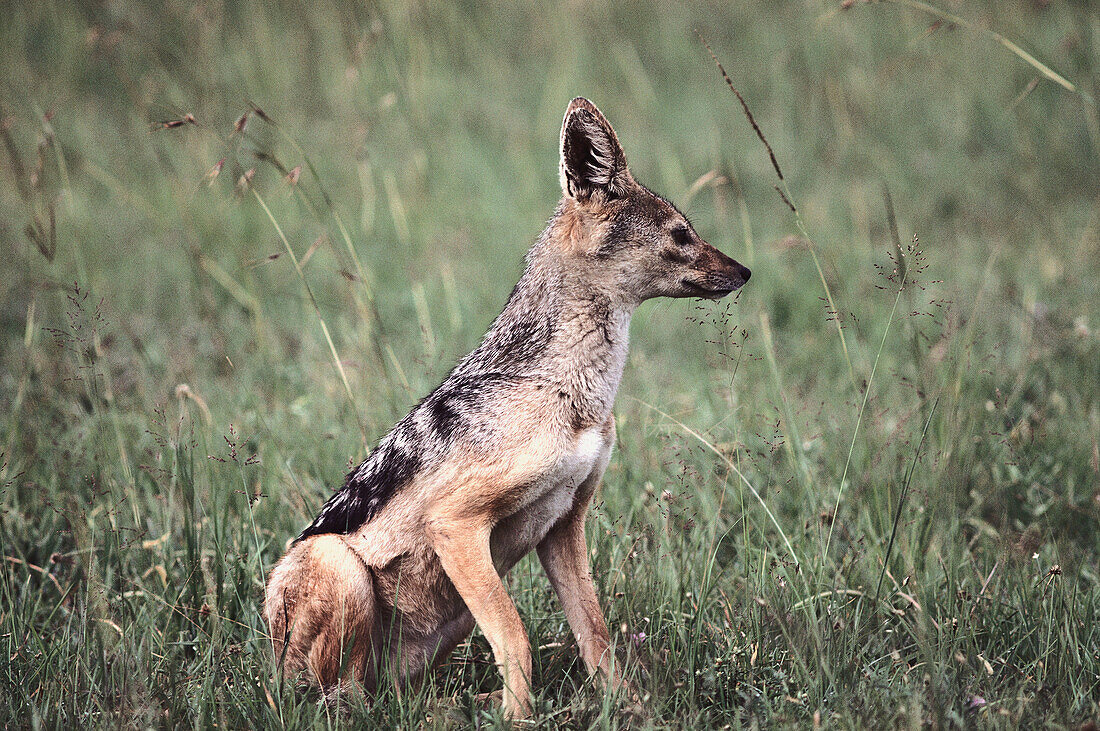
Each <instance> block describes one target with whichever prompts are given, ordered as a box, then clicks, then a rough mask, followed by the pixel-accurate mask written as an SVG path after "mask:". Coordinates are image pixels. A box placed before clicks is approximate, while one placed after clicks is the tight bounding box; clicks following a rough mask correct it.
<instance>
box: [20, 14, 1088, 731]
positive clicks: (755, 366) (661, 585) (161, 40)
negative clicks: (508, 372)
mask: <svg viewBox="0 0 1100 731" xmlns="http://www.w3.org/2000/svg"><path fill="white" fill-rule="evenodd" d="M937 2H938V6H939V7H940V8H941V9H943V10H945V11H949V12H954V13H957V14H958V15H960V16H962V17H963V19H964V20H965V21H966V22H967V23H970V24H972V25H973V27H967V26H966V25H961V24H959V23H950V22H937V17H936V16H934V15H931V14H929V13H927V12H925V11H924V10H921V9H919V8H916V7H914V3H907V2H895V3H875V4H865V3H855V4H854V5H853V6H852V7H851V8H850V9H848V10H843V9H842V8H841V3H839V2H791V3H772V2H763V1H757V2H738V3H726V4H725V6H724V7H720V6H718V5H710V4H708V5H700V6H698V7H689V6H678V5H677V6H675V7H673V6H672V5H673V4H667V5H668V7H661V8H644V7H640V6H636V5H634V4H623V5H620V6H607V5H604V4H591V5H589V4H580V3H565V4H560V5H557V6H555V7H549V6H547V5H546V4H545V3H531V4H530V5H520V6H517V5H514V4H512V3H510V2H504V1H503V0H497V2H489V3H480V4H476V5H471V6H470V7H468V8H466V9H458V8H454V7H450V6H449V4H443V3H439V4H436V3H424V4H422V6H419V7H401V6H393V7H391V6H383V7H377V6H374V5H358V4H349V5H348V6H343V5H339V6H337V5H333V4H331V3H329V2H326V1H325V0H321V1H320V2H314V3H309V4H308V9H303V8H301V7H299V6H298V5H297V4H290V3H287V4H285V5H283V6H278V5H275V4H272V3H266V2H255V1H253V2H243V3H225V4H223V3H219V2H212V3H203V4H197V5H196V4H193V3H190V2H175V1H171V0H170V1H169V2H168V3H165V4H161V3H151V2H150V3H138V2H134V3H117V4H103V5H89V6H80V7H74V6H73V4H69V3H51V2H45V3H38V4H35V5H34V6H33V7H32V6H30V5H26V6H24V5H20V6H19V7H14V6H9V7H8V8H7V9H6V10H5V12H4V15H5V20H4V22H3V23H0V41H2V47H3V48H4V53H3V57H2V59H0V105H2V106H0V115H2V125H0V127H2V134H0V137H2V142H3V143H4V147H5V150H4V151H3V153H0V161H2V162H0V168H2V169H0V211H2V215H0V246H2V253H3V257H4V259H5V263H4V266H3V271H4V275H3V277H0V363H2V368H0V452H2V456H0V465H2V466H0V507H2V514H0V561H2V568H0V575H2V577H3V579H2V583H0V688H2V690H0V724H2V725H4V726H30V725H39V724H41V725H45V726H51V727H66V728H71V727H73V726H76V725H80V726H127V727H129V726H135V727H136V726H153V725H155V726H201V727H210V726H213V725H214V724H217V725H218V726H219V727H221V726H228V727H233V728H242V727H272V726H292V727H301V726H307V725H317V726H328V725H348V724H351V723H354V722H359V721H363V720H367V721H370V722H373V723H377V724H384V725H401V726H403V727H421V726H423V725H431V726H439V727H451V726H462V725H465V724H467V723H469V722H470V721H471V720H474V719H477V720H479V721H482V722H485V723H488V724H493V723H498V722H499V718H498V717H497V716H496V715H494V714H495V711H482V710H479V709H478V707H477V705H476V703H475V702H474V700H473V698H474V696H475V695H476V694H477V693H480V692H485V691H490V690H493V689H495V688H497V687H499V680H498V678H497V675H496V673H495V670H494V668H493V667H492V664H491V660H490V656H489V653H488V648H487V644H486V643H485V641H484V639H483V638H482V637H481V636H480V635H479V634H475V636H474V637H473V638H472V639H471V641H470V642H469V643H468V644H467V645H464V646H463V647H462V648H460V650H459V652H457V653H456V655H455V656H454V657H453V658H452V659H451V661H450V662H449V663H448V664H447V665H446V666H444V668H443V669H442V670H441V671H440V672H439V673H437V674H436V675H435V677H434V678H433V679H432V682H431V684H430V685H429V686H428V687H426V688H425V689H424V691H423V692H420V693H413V694H407V695H406V696H405V697H403V698H401V699H400V700H398V699H397V698H395V697H394V696H393V695H392V694H388V693H384V694H383V695H381V696H380V697H379V698H377V699H375V701H374V702H373V703H371V704H369V706H367V707H360V708H357V709H355V710H353V711H352V713H351V714H350V716H329V715H326V712H325V710H324V709H323V708H321V707H318V706H317V705H316V704H315V703H313V702H312V701H311V700H309V699H308V698H305V697H302V696H300V695H297V694H296V693H295V692H293V689H291V688H288V687H285V686H283V685H281V684H280V683H278V682H276V681H275V680H273V678H272V669H273V661H272V658H271V656H270V652H269V649H268V646H267V643H266V641H265V639H264V635H263V632H264V628H263V625H262V622H261V619H260V616H259V612H258V610H259V602H260V597H261V588H262V585H263V581H264V574H265V571H266V570H267V569H268V568H269V567H270V566H271V564H272V562H273V561H274V560H275V559H276V558H277V557H278V556H279V555H280V553H281V551H282V549H283V547H284V545H285V542H286V541H287V540H288V539H289V538H290V537H292V536H293V535H294V534H295V533H296V532H297V531H298V530H299V529H300V528H301V527H302V526H303V525H304V524H305V523H306V522H307V521H308V520H309V519H310V517H311V516H312V515H313V511H315V510H316V509H317V508H318V506H319V505H320V504H321V502H322V501H323V500H324V498H325V497H326V495H327V494H329V493H330V491H331V490H333V489H334V488H335V487H336V486H337V485H338V484H339V483H340V481H341V478H342V475H343V474H344V472H345V470H346V469H347V467H348V466H349V465H350V464H352V463H354V462H356V461H358V460H359V459H361V458H362V456H363V455H364V453H365V449H366V447H365V444H366V443H368V442H371V441H373V440H374V439H376V438H377V437H378V436H380V435H381V434H382V433H384V432H385V430H386V429H387V428H388V427H389V425H390V424H392V423H393V421H394V420H395V419H397V418H399V417H400V416H401V415H402V414H403V413H404V412H405V410H406V409H407V408H408V407H409V406H410V405H411V404H412V403H414V402H415V400H416V399H417V398H418V397H420V396H421V395H423V394H424V393H426V392H427V391H428V390H429V389H430V388H431V387H432V386H434V385H435V384H436V383H438V382H439V380H440V379H441V378H442V377H443V375H444V374H445V372H446V370H447V369H448V368H449V366H450V364H451V363H452V362H453V361H454V360H455V359H456V358H457V357H459V356H461V355H462V354H464V353H465V352H466V351H467V350H468V349H469V348H471V347H472V346H473V345H474V344H475V343H476V341H477V339H478V338H479V336H480V335H481V333H482V332H483V331H484V328H485V327H486V325H487V324H488V322H489V321H490V320H491V319H492V317H493V316H494V315H495V314H496V312H497V311H498V310H499V308H500V306H501V305H502V303H503V301H504V299H505V298H506V296H507V293H508V291H509V289H510V288H511V286H512V284H513V283H514V281H515V279H516V278H517V276H518V274H519V271H520V268H521V255H522V253H523V252H524V250H525V249H526V246H527V245H528V244H529V242H531V241H532V240H533V238H534V237H535V236H536V235H537V234H538V232H539V231H540V229H541V227H542V224H543V222H544V221H545V219H546V218H547V217H548V216H549V214H550V212H551V210H552V207H553V205H554V203H555V201H556V200H557V197H558V194H559V193H558V187H557V168H556V166H557V150H556V146H557V135H558V127H559V124H560V118H561V113H562V110H563V109H564V107H565V104H566V102H567V101H568V100H569V99H570V98H571V97H572V96H574V95H577V94H583V95H586V96H588V97H590V98H591V99H593V100H594V101H595V102H596V103H597V104H598V105H600V106H601V108H602V109H603V110H604V111H605V112H606V113H607V115H608V116H609V117H610V119H611V120H612V122H613V123H614V124H615V125H616V128H617V129H618V131H619V133H620V136H621V138H622V140H623V142H624V145H625V147H626V150H627V154H628V156H629V157H630V160H631V163H632V167H633V169H634V171H635V174H636V176H637V177H638V178H639V179H640V180H642V181H643V182H646V183H647V184H648V185H650V186H651V187H653V188H654V189H656V190H658V191H661V192H662V193H664V194H666V195H668V196H669V197H670V198H672V199H673V200H674V201H676V202H678V203H679V204H681V207H682V208H684V209H685V210H686V211H687V212H688V213H689V215H691V216H692V217H693V220H694V221H695V223H696V226H697V228H698V229H699V231H700V233H702V234H703V236H704V237H705V238H707V239H708V240H709V241H710V242H711V243H714V244H716V245H718V246H720V247H721V248H723V249H724V250H726V251H727V252H729V253H731V254H733V255H735V256H736V257H737V258H738V259H740V260H741V261H743V262H745V263H746V264H748V265H749V266H751V267H752V269H753V272H754V276H753V278H752V282H751V283H750V284H749V285H748V286H747V287H746V288H745V289H744V290H743V291H742V293H741V295H740V297H739V299H738V301H737V302H735V303H728V302H723V303H718V304H705V305H704V304H699V303H693V302H684V301H681V302H660V303H653V304H649V305H646V306H645V307H643V308H642V309H641V310H640V311H639V313H638V315H637V317H636V318H635V321H634V327H633V333H632V337H633V341H634V342H633V348H632V353H631V359H630V362H629V364H628V366H627V371H626V375H625V378H624V382H623V385H622V389H621V392H620V397H619V403H618V406H617V409H616V414H617V419H618V425H619V443H618V446H617V451H616V454H615V456H614V457H613V460H612V464H611V467H610V469H609V470H608V473H607V477H606V480H605V484H604V487H603V490H602V493H601V494H600V495H599V497H598V504H597V506H596V508H595V509H594V511H593V513H592V515H591V517H590V520H589V530H590V533H589V541H590V544H591V548H592V558H593V563H594V566H595V570H596V574H597V576H598V579H597V583H598V587H599V590H600V592H601V598H602V603H603V606H604V608H605V612H606V614H607V617H608V620H609V624H610V626H611V627H612V632H613V634H614V636H615V638H616V641H617V643H618V645H619V650H620V657H621V659H622V660H624V661H625V662H626V663H627V669H628V672H629V674H631V675H632V676H633V677H634V678H635V679H636V682H637V684H638V686H639V687H640V688H642V689H643V692H644V693H645V694H646V696H647V701H646V702H645V704H644V706H645V714H644V715H643V716H641V717H628V716H627V715H626V714H624V712H623V711H622V709H621V706H620V704H618V703H617V702H616V701H615V700H614V699H609V698H606V697H605V696H603V695H602V694H600V693H598V692H596V691H594V690H591V689H590V688H589V686H588V684H587V682H586V680H585V677H584V672H583V668H582V667H581V666H580V665H579V661H578V659H577V657H576V652H575V648H574V647H573V646H572V638H571V637H570V635H569V632H568V628H567V627H566V625H565V621H564V618H563V616H562V614H561V612H560V610H559V608H558V606H557V604H556V602H555V600H554V599H553V597H552V595H551V593H550V590H549V587H548V584H547V582H546V580H545V578H544V577H543V576H542V575H541V572H540V570H539V568H538V565H537V562H532V561H530V560H526V561H524V562H523V563H521V564H520V565H519V566H518V567H517V569H516V570H515V571H514V572H513V574H512V577H511V591H512V593H513V595H514V597H515V599H516V601H517V603H518V605H519V609H520V613H521V614H522V615H523V616H524V618H525V621H526V623H527V627H528V630H529V632H530V635H531V640H532V643H533V645H534V647H536V648H537V651H536V653H535V670H534V673H535V678H534V680H535V686H536V688H537V692H538V697H537V701H536V705H537V709H538V715H537V717H536V722H537V723H538V724H540V725H542V726H544V727H547V728H551V727H558V726H560V725H570V726H573V727H588V726H590V725H598V726H601V727H602V726H607V727H613V726H619V725H626V724H631V725H634V726H638V727H645V726H650V725H652V726H657V727H669V728H694V727H723V726H726V725H730V726H733V727H739V726H756V725H763V726H775V727H782V726H800V727H805V726H808V725H811V724H814V725H817V724H818V723H820V724H821V725H823V726H829V727H836V728H846V727H878V728H881V727H887V726H899V727H900V726H918V725H928V724H930V725H933V726H938V727H945V726H950V727H955V726H969V725H975V726H1001V727H1010V726H1015V725H1027V726H1031V727H1035V726H1038V725H1041V724H1049V725H1051V726H1055V727H1057V726H1071V727H1072V726H1075V725H1077V724H1081V723H1086V722H1089V721H1095V720H1096V719H1097V715H1098V708H1100V706H1098V703H1100V622H1098V620H1100V588H1098V587H1097V581H1098V577H1100V537H1098V536H1100V533H1098V532H1097V530H1096V528H1097V519H1098V518H1100V465H1098V462H1100V454H1098V449H1100V448H1098V441H1100V335H1098V331H1097V328H1100V285H1098V281H1100V208H1098V200H1100V124H1098V121H1097V120H1098V108H1097V106H1096V103H1095V101H1093V99H1095V98H1096V97H1097V96H1098V92H1100V89H1098V88H1097V79H1098V78H1100V15H1098V14H1097V13H1096V12H1095V10H1094V9H1090V8H1089V3H1086V2H1076V3H1074V2H1068V1H1064V2H1051V3H1049V4H1048V3H1045V2H1039V1H1038V0H1032V1H1031V2H1024V1H1023V0H1014V1H1009V0H1000V1H998V2H970V3H965V4H964V3H961V2H952V1H950V0H937ZM694 29H698V30H699V31H700V32H701V33H702V34H703V35H704V36H705V37H706V38H707V39H708V41H709V42H710V44H711V46H712V47H713V48H714V50H715V52H716V53H717V54H718V55H719V57H720V58H721V59H722V60H723V62H724V65H725V66H726V68H727V69H728V71H729V73H730V76H731V77H732V80H733V82H734V83H735V84H736V85H737V86H738V88H739V89H740V91H741V92H742V93H743V94H744V96H745V98H746V100H747V101H748V103H749V105H750V106H751V108H752V109H753V111H754V113H755V115H756V118H757V120H758V122H759V123H760V125H761V127H762V129H763V130H764V132H765V134H766V135H767V137H768V140H769V142H770V143H771V145H772V147H773V148H774V150H775V154H776V157H777V159H778V162H779V164H780V166H781V167H782V170H783V172H784V175H785V183H784V184H782V185H783V190H784V193H785V194H786V195H787V196H788V197H789V199H790V200H791V202H793V204H794V205H795V206H797V208H798V215H796V214H795V213H793V212H792V210H791V209H790V208H789V207H788V206H787V205H786V204H785V203H784V201H783V200H782V199H781V197H780V196H779V195H778V194H777V192H776V190H775V188H774V186H775V185H776V184H777V183H778V182H779V181H778V180H777V178H776V174H775V171H774V170H773V169H772V166H771V165H770V163H769V161H768V157H767V154H766V151H765V149H764V148H763V146H762V145H761V144H760V142H759V140H757V139H756V137H755V135H754V134H753V132H752V129H751V127H750V126H749V125H748V123H747V122H746V120H745V118H744V117H743V116H742V113H741V110H740V106H739V105H738V103H737V100H736V99H735V97H734V96H733V95H732V94H730V92H729V90H728V89H727V88H726V86H725V85H724V83H723V82H722V79H721V77H720V76H719V75H718V73H717V70H716V69H715V67H714V65H713V63H712V61H711V59H710V58H709V56H708V55H707V53H706V50H705V49H704V48H703V47H702V45H701V44H700V43H699V41H698V39H697V38H696V37H695V35H694V34H693V30H694ZM988 30H993V31H996V32H999V33H1001V34H1003V37H1004V38H1007V39H1011V40H1012V41H1014V42H1016V43H1018V44H1019V47H1020V49H1021V50H1022V51H1024V52H1030V53H1032V54H1034V55H1035V57H1036V58H1037V59H1038V60H1039V61H1041V62H1042V63H1045V64H1048V65H1049V66H1050V67H1051V68H1052V69H1053V70H1054V71H1056V72H1057V74H1059V75H1061V76H1062V77H1063V78H1064V79H1065V80H1068V82H1069V83H1071V84H1072V85H1076V88H1075V90H1071V89H1067V88H1065V86H1064V85H1061V84H1059V83H1057V82H1056V81H1054V80H1051V79H1050V78H1049V77H1048V76H1044V75H1043V74H1042V73H1041V71H1040V70H1039V69H1038V67H1037V66H1036V65H1034V64H1030V63H1028V62H1026V60H1024V59H1022V58H1021V57H1020V56H1019V55H1017V54H1014V53H1013V51H1012V50H1011V49H1009V48H1007V47H1006V46H1005V45H1004V44H1001V43H999V42H998V39H997V38H995V37H992V36H990V35H989V34H988V32H987V31H988ZM1090 95H1091V96H1090ZM261 110H262V113H261ZM246 112H248V116H247V119H246V120H245V122H244V123H245V127H244V129H243V130H238V131H234V123H235V122H237V120H238V119H240V118H241V115H242V114H244V113H246ZM188 114H190V115H193V116H192V117H187V116H185V115H188ZM192 119H193V120H194V121H193V122H192V121H190V120H192ZM163 122H169V123H170V124H160V123H163ZM176 122H181V124H178V125H177V124H176ZM215 173H217V175H216V177H215V176H214V174H215ZM288 176H289V177H290V178H291V179H290V180H288ZM294 179H296V181H297V182H296V183H293V182H292V180H294ZM887 190H888V191H889V199H890V200H891V201H892V210H893V214H894V215H893V216H891V215H890V213H889V212H888V210H889V207H888V203H887V194H886V191H887ZM892 220H895V221H896V225H892V224H891V221H892ZM283 237H285V238H283ZM914 237H917V239H916V240H917V241H918V242H919V243H917V244H916V245H913V244H912V242H913V241H914ZM291 252H293V255H292V253H291ZM899 254H904V257H903V259H899ZM294 260H296V262H295V261H294ZM899 261H903V262H904V264H903V265H902V266H898V263H899ZM307 285H308V288H307ZM829 300H831V303H830V301H829ZM329 338H331V342H329ZM337 365H338V366H339V367H337ZM834 513H835V517H834Z"/></svg>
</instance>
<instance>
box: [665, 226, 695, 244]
mask: <svg viewBox="0 0 1100 731" xmlns="http://www.w3.org/2000/svg"><path fill="white" fill-rule="evenodd" d="M669 233H670V234H671V236H672V240H673V241H675V242H676V243H677V244H679V245H680V246H687V245H688V244H690V243H691V231H689V230H688V227H687V226H677V227H676V228H674V229H672V231H670V232H669Z"/></svg>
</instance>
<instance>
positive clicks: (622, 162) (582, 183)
mask: <svg viewBox="0 0 1100 731" xmlns="http://www.w3.org/2000/svg"><path fill="white" fill-rule="evenodd" d="M559 172H560V177H561V189H562V192H563V193H564V194H565V195H566V197H568V198H575V199H577V200H587V199H589V198H591V197H592V195H593V194H596V193H600V194H602V195H604V196H607V197H611V198H613V197H616V196H618V195H621V194H622V193H624V192H625V191H626V188H627V185H628V184H629V182H630V171H629V170H628V169H627V165H626V155H625V154H623V148H622V145H620V144H619V138H618V137H617V136H616V135H615V130H614V129H612V127H611V124H610V123H609V122H608V121H607V118H606V117H604V116H603V114H601V113H600V110H599V109H597V108H596V106H595V105H594V104H593V103H592V102H590V101H588V100H587V99H585V98H583V97H577V98H576V99H574V100H573V101H571V102H569V107H568V108H567V109H566V110H565V119H564V120H562V125H561V163H560V166H559Z"/></svg>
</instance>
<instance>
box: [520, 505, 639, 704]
mask: <svg viewBox="0 0 1100 731" xmlns="http://www.w3.org/2000/svg"><path fill="white" fill-rule="evenodd" d="M587 513H588V501H587V500H585V501H583V504H582V503H580V502H578V504H577V505H575V506H574V508H573V510H572V511H571V512H570V513H569V514H568V515H567V516H566V517H565V518H563V519H562V521H561V522H560V523H558V524H557V525H556V526H554V528H553V529H551V531H550V532H549V533H548V534H547V535H546V538H544V539H543V540H542V542H541V543H539V546H538V554H539V560H540V561H542V566H543V568H544V569H545V570H546V575H547V576H548V577H550V583H551V584H552V585H553V587H554V592H555V593H556V594H557V595H558V600H559V601H560V602H561V605H562V609H563V610H564V611H565V618H566V619H567V620H568V621H569V627H570V628H571V629H572V630H573V635H574V636H575V637H576V638H577V644H578V646H579V648H580V653H581V659H582V660H584V664H585V667H587V668H588V672H589V673H591V674H595V673H597V672H599V673H600V674H601V675H602V676H603V678H604V679H605V680H607V681H610V683H611V685H612V687H614V688H616V689H618V688H619V687H620V686H621V685H622V675H621V674H620V672H619V668H618V667H616V666H615V658H614V656H613V654H612V652H611V646H610V635H609V634H608V631H607V623H606V622H605V621H604V618H603V614H602V613H601V612H600V603H599V600H598V599H597V597H596V586H595V584H593V582H592V571H591V569H590V568H589V566H588V549H587V544H586V542H585V539H584V519H585V516H586V515H587Z"/></svg>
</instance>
